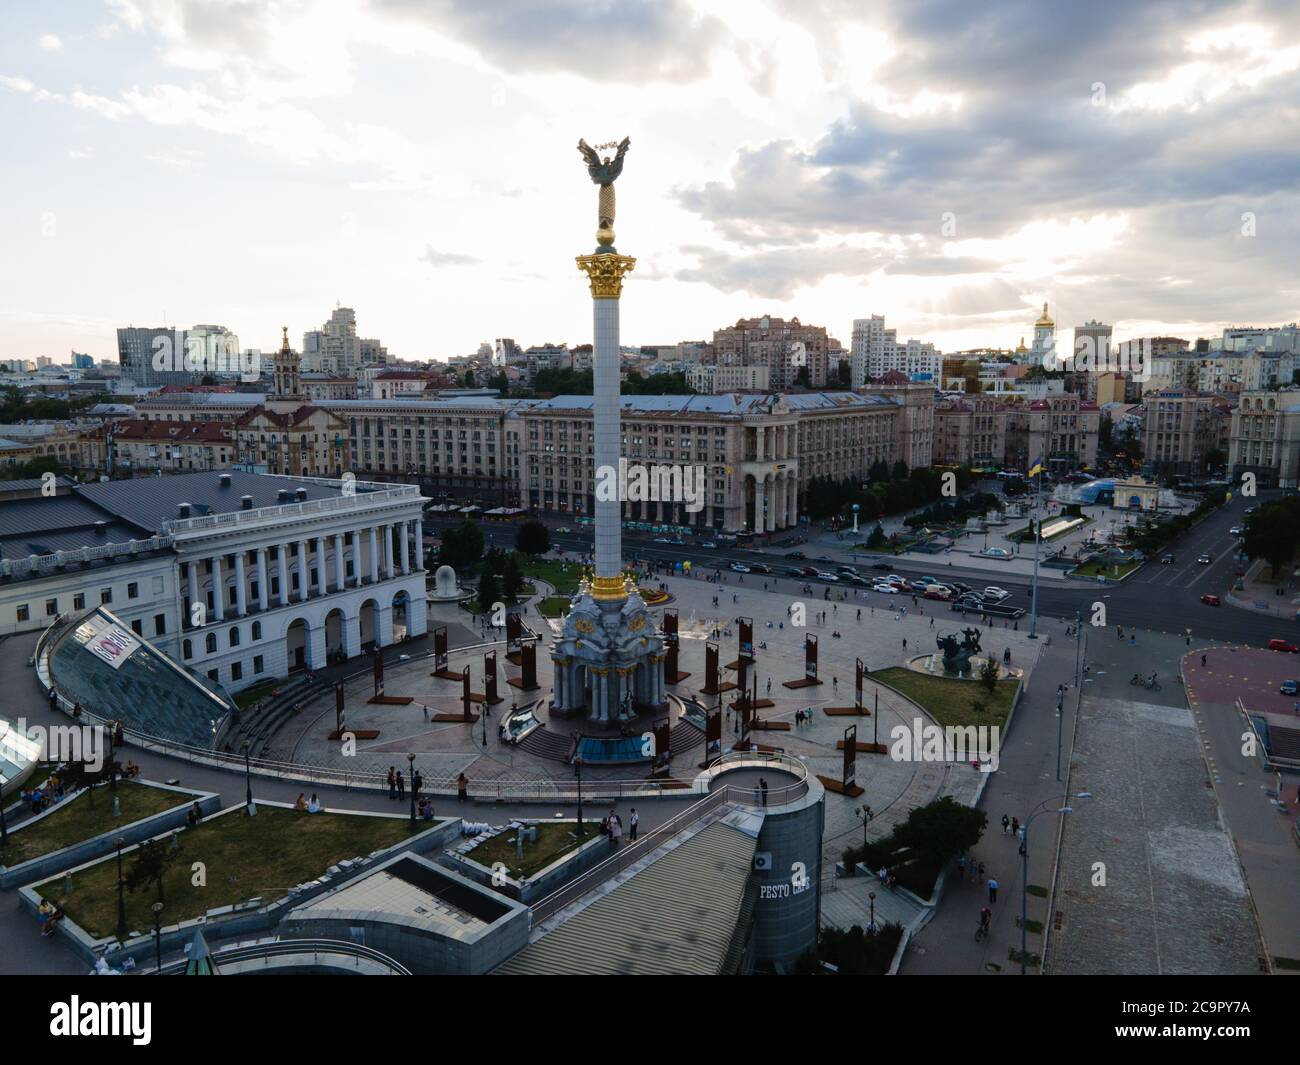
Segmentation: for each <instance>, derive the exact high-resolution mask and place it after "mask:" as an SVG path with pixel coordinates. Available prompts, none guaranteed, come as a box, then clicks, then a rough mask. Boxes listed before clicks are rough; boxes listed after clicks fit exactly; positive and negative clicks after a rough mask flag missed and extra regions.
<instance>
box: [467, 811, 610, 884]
mask: <svg viewBox="0 0 1300 1065" xmlns="http://www.w3.org/2000/svg"><path fill="white" fill-rule="evenodd" d="M576 831H577V825H575V824H573V823H572V822H570V821H560V822H554V821H542V822H540V823H539V824H538V826H537V843H536V844H535V845H534V844H532V843H525V844H524V860H523V861H522V862H520V861H519V859H518V857H517V856H516V854H515V843H514V839H515V833H514V831H513V830H510V831H506V832H501V833H498V834H497V835H495V836H493V837H492V838H491V839H489V840H485V841H484V842H482V843H480V844H479V845H478V846H477V847H475V848H474V849H473V850H472V851H470V852H469V853H468V854H467V855H466V857H467V858H472V859H473V860H474V861H476V862H478V863H479V864H480V865H485V866H487V867H488V868H489V869H491V868H492V866H493V865H494V864H495V863H497V862H501V863H502V864H503V865H504V866H505V867H506V871H507V873H506V875H508V876H510V877H513V878H515V879H516V880H517V879H519V878H521V877H527V876H532V875H533V874H534V873H536V872H540V871H541V870H542V869H545V868H546V867H547V866H548V865H550V864H551V862H553V861H555V860H556V859H557V858H559V857H560V856H561V855H563V854H567V853H568V852H569V851H571V850H574V849H575V848H576V847H578V846H579V845H580V844H582V843H586V842H587V841H588V840H591V839H594V838H595V837H596V836H599V835H600V834H601V833H600V829H599V828H598V827H597V825H596V822H594V821H586V820H584V821H583V822H582V833H583V834H582V838H581V839H578V838H576V837H575V836H574V833H575V832H576Z"/></svg>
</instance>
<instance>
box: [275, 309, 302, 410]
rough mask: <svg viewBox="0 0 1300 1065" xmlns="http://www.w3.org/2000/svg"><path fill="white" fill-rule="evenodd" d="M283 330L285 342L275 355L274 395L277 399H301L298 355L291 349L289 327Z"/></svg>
mask: <svg viewBox="0 0 1300 1065" xmlns="http://www.w3.org/2000/svg"><path fill="white" fill-rule="evenodd" d="M281 328H282V329H283V330H284V340H283V342H282V343H281V344H280V350H279V351H277V352H276V353H275V386H274V390H273V391H274V395H275V398H276V399H301V398H302V391H301V389H300V387H299V383H298V353H297V352H295V351H292V350H291V349H290V347H289V327H288V326H287V325H286V326H282V327H281Z"/></svg>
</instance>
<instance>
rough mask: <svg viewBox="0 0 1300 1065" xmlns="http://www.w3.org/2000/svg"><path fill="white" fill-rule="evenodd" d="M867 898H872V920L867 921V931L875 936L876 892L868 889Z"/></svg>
mask: <svg viewBox="0 0 1300 1065" xmlns="http://www.w3.org/2000/svg"><path fill="white" fill-rule="evenodd" d="M867 898H868V899H870V900H871V920H870V921H869V922H868V923H867V931H868V932H870V933H871V934H872V935H873V936H874V935H875V934H876V893H875V892H874V891H868V892H867Z"/></svg>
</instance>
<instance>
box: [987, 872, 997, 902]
mask: <svg viewBox="0 0 1300 1065" xmlns="http://www.w3.org/2000/svg"><path fill="white" fill-rule="evenodd" d="M997 901H998V882H997V881H996V880H995V879H993V877H989V902H997Z"/></svg>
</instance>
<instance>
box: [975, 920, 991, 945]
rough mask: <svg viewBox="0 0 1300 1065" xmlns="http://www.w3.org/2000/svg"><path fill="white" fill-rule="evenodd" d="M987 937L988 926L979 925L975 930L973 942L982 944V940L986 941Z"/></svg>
mask: <svg viewBox="0 0 1300 1065" xmlns="http://www.w3.org/2000/svg"><path fill="white" fill-rule="evenodd" d="M988 937H989V926H988V925H986V924H981V925H980V926H979V927H978V928H976V929H975V942H976V943H982V942H983V941H984V940H986V939H988Z"/></svg>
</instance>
